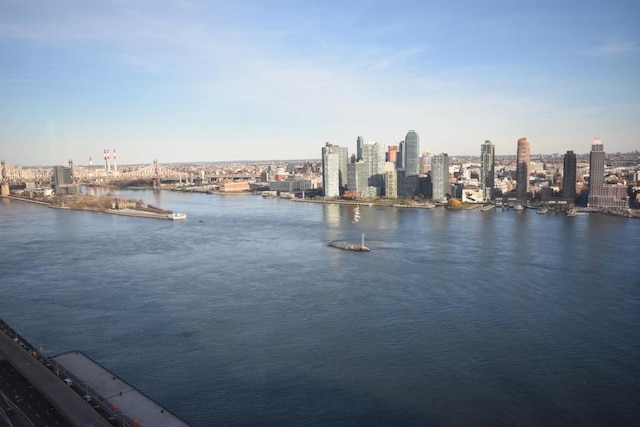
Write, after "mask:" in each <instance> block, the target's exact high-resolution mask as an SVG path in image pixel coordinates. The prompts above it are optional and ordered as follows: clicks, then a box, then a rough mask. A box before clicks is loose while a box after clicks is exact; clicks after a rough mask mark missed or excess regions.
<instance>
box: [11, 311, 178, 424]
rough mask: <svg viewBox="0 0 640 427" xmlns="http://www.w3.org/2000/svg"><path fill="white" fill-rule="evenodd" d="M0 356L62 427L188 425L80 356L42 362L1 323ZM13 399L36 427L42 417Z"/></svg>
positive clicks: (69, 354)
mask: <svg viewBox="0 0 640 427" xmlns="http://www.w3.org/2000/svg"><path fill="white" fill-rule="evenodd" d="M0 356H3V357H4V359H6V360H7V361H8V362H9V363H10V365H11V366H12V367H13V368H14V369H15V370H17V371H18V372H19V373H20V375H21V376H22V377H24V381H25V382H26V383H27V384H25V387H26V388H27V389H30V388H35V390H37V391H38V392H39V393H41V394H42V396H43V397H44V398H45V399H46V400H47V401H48V403H49V404H47V405H46V406H48V407H49V409H48V410H47V412H46V413H47V414H51V413H53V412H55V413H56V414H57V415H59V416H61V417H62V418H63V419H64V420H66V421H67V422H68V425H73V426H82V427H85V426H87V427H93V426H96V427H98V426H107V425H114V424H116V425H121V426H154V427H155V426H159V427H165V426H166V427H169V426H172V427H173V426H178V427H179V426H188V424H187V423H185V422H184V421H182V420H181V419H179V418H178V417H176V416H175V415H173V414H172V413H171V412H169V411H168V410H166V409H165V408H163V407H162V406H160V405H159V404H157V403H156V402H155V401H153V400H152V399H150V398H149V397H147V396H146V395H145V394H144V393H142V392H140V391H138V390H137V389H136V388H135V387H133V386H132V385H130V384H128V383H127V382H126V381H124V380H123V379H121V378H120V377H118V376H117V375H115V374H114V373H112V372H111V371H109V370H108V369H106V368H104V367H103V366H101V365H100V364H98V363H97V362H95V361H94V360H92V359H91V358H90V357H88V356H86V355H85V354H83V353H82V352H79V351H70V352H67V353H63V354H60V355H57V356H54V357H50V358H47V357H46V356H44V355H43V354H42V353H41V352H39V351H38V350H37V349H36V348H35V347H34V346H33V345H31V344H30V343H28V342H27V341H26V340H25V339H24V338H23V337H22V336H21V335H20V334H18V333H17V332H15V331H14V330H13V329H12V328H11V327H10V326H9V325H7V324H6V323H4V322H3V321H2V320H0ZM56 373H57V374H56ZM5 394H7V393H5ZM13 394H14V393H13V392H12V393H9V397H10V398H12V397H14V396H13ZM14 400H15V401H16V405H13V407H14V409H15V411H20V412H23V414H21V417H22V418H26V419H30V420H31V419H33V420H35V423H34V425H36V426H37V425H40V424H39V419H40V418H43V417H42V416H41V415H40V414H39V413H38V412H37V410H36V409H35V408H33V406H37V405H31V404H30V402H25V404H26V405H22V406H24V407H21V406H20V405H19V404H20V403H22V402H17V401H18V399H17V398H15V397H14ZM0 415H1V412H0ZM47 418H51V417H47Z"/></svg>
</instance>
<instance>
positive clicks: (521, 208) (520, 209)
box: [513, 203, 524, 212]
mask: <svg viewBox="0 0 640 427" xmlns="http://www.w3.org/2000/svg"><path fill="white" fill-rule="evenodd" d="M513 210H514V211H518V212H520V211H523V210H524V206H522V205H521V204H520V203H518V204H517V205H515V206H514V207H513Z"/></svg>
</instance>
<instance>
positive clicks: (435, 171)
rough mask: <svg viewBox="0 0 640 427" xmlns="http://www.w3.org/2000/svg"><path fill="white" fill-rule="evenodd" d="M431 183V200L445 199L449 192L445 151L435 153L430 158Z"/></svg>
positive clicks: (447, 164)
mask: <svg viewBox="0 0 640 427" xmlns="http://www.w3.org/2000/svg"><path fill="white" fill-rule="evenodd" d="M431 183H432V185H433V200H437V201H444V200H446V199H447V194H448V193H450V192H451V188H450V186H449V156H448V155H447V153H442V154H436V155H435V156H433V157H432V158H431Z"/></svg>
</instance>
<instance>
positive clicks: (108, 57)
mask: <svg viewBox="0 0 640 427" xmlns="http://www.w3.org/2000/svg"><path fill="white" fill-rule="evenodd" d="M638 22H640V2H637V1H635V0H629V1H621V0H614V1H609V2H603V1H595V0H585V1H572V0H565V1H563V0H556V1H548V0H539V1H535V2H525V1H507V0H501V1H483V2H476V1H471V0H469V1H453V2H446V1H393V2H390V1H384V2H383V1H370V2H369V1H367V2H362V1H347V2H340V1H324V2H306V1H289V0H281V1H270V0H255V1H245V0H234V1H211V2H209V1H189V0H167V1H164V2H162V3H155V2H150V1H138V2H129V1H126V0H111V1H106V0H105V1H91V2H85V1H76V0H66V1H60V2H53V1H40V2H38V1H36V2H21V1H17V0H16V1H14V0H0V159H3V160H5V161H6V162H7V164H10V165H14V164H23V165H36V164H42V165H53V164H65V163H66V161H67V160H68V159H73V160H74V162H75V163H77V164H82V165H84V164H87V163H88V158H89V156H92V157H93V163H94V165H101V164H102V162H103V160H102V152H103V149H106V148H108V149H110V150H113V148H116V149H117V152H118V164H122V165H125V164H140V163H147V164H148V163H151V161H152V160H153V159H158V160H159V161H160V162H161V163H171V162H200V161H203V162H204V161H207V162H209V161H210V162H215V161H227V160H268V159H319V158H320V151H321V147H322V146H324V144H325V142H330V143H331V144H336V145H339V146H344V147H348V149H349V153H355V149H356V146H355V141H356V138H357V137H358V135H362V136H363V138H364V141H365V142H366V143H368V142H373V141H376V142H379V143H381V144H384V145H385V146H388V145H397V144H398V142H399V141H401V140H402V139H404V136H405V135H406V133H407V132H408V131H409V130H411V129H414V130H415V131H416V132H417V133H418V135H419V137H420V150H421V151H425V150H426V151H430V152H432V153H441V152H446V153H448V154H449V156H456V155H474V156H479V155H480V147H481V145H482V144H483V142H484V141H485V140H491V141H492V143H493V144H495V152H496V155H497V156H500V155H515V153H516V148H517V140H518V139H519V138H527V139H528V140H529V141H530V144H531V153H532V155H535V154H539V153H545V154H550V153H559V154H563V153H565V152H566V151H567V150H574V151H575V152H576V153H588V152H589V150H590V147H591V141H592V139H593V138H594V137H597V136H599V137H601V138H602V143H603V144H604V149H605V151H606V152H607V153H614V152H618V151H621V152H625V151H633V150H636V149H639V148H640V73H639V72H638V70H640V26H639V25H638Z"/></svg>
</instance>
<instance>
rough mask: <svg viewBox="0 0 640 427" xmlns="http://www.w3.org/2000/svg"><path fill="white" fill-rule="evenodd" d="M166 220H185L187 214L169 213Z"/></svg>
mask: <svg viewBox="0 0 640 427" xmlns="http://www.w3.org/2000/svg"><path fill="white" fill-rule="evenodd" d="M167 218H169V219H171V220H174V221H175V220H177V219H187V214H183V213H171V214H168V215H167Z"/></svg>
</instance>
